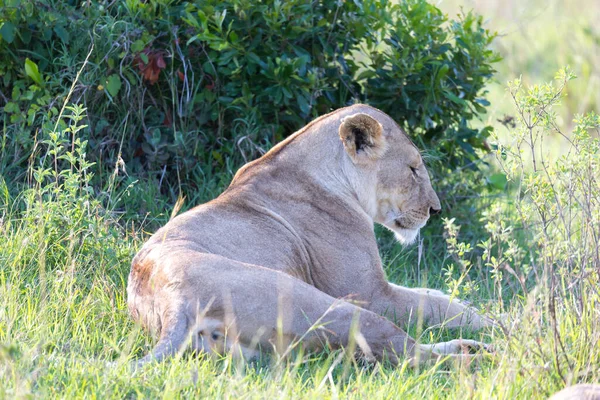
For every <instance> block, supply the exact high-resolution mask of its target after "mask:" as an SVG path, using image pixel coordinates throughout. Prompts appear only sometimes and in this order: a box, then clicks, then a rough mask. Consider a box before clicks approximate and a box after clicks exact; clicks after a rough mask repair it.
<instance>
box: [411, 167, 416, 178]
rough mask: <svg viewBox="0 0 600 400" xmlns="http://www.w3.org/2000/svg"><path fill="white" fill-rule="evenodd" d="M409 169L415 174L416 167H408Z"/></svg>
mask: <svg viewBox="0 0 600 400" xmlns="http://www.w3.org/2000/svg"><path fill="white" fill-rule="evenodd" d="M410 170H411V172H412V173H413V175H414V176H417V169H416V168H415V167H410Z"/></svg>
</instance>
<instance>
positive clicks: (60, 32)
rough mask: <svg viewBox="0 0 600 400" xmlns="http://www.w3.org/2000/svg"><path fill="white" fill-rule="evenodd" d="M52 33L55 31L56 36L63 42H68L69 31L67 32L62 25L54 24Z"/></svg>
mask: <svg viewBox="0 0 600 400" xmlns="http://www.w3.org/2000/svg"><path fill="white" fill-rule="evenodd" d="M54 33H56V36H58V37H59V38H60V40H62V41H63V42H64V43H69V32H67V30H66V29H65V28H64V27H62V26H60V25H57V26H55V27H54Z"/></svg>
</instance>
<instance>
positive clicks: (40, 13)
mask: <svg viewBox="0 0 600 400" xmlns="http://www.w3.org/2000/svg"><path fill="white" fill-rule="evenodd" d="M3 3H4V6H3V7H2V11H1V12H2V14H1V16H0V18H1V19H2V21H3V22H2V28H1V30H0V34H1V35H2V37H3V39H2V40H0V54H1V55H2V58H1V61H0V75H1V76H2V77H3V79H2V81H1V82H0V92H2V94H3V95H2V102H3V104H4V121H3V122H4V126H5V132H6V135H5V138H6V139H5V146H4V149H5V151H4V152H3V153H2V158H1V159H0V166H1V168H2V170H3V172H4V175H5V178H6V179H7V180H9V181H10V182H11V183H12V182H13V181H14V182H22V181H23V178H24V171H25V170H26V167H27V163H28V160H29V158H30V155H31V154H32V152H33V151H34V150H36V149H37V146H36V145H37V143H38V141H39V140H40V139H41V137H39V136H36V134H35V132H36V131H37V130H38V129H40V128H43V131H42V132H45V131H48V130H49V128H50V127H51V126H52V125H53V123H54V121H55V120H56V117H57V115H58V113H59V111H60V108H61V105H62V104H63V102H64V100H65V97H66V96H67V93H69V91H70V88H71V83H72V82H73V81H74V80H75V77H76V75H77V72H78V70H79V68H80V67H81V65H82V63H83V61H84V59H85V56H86V54H88V52H89V51H90V50H91V49H92V46H93V50H92V51H91V54H90V58H89V63H88V64H87V65H86V68H84V69H83V71H82V74H81V76H80V77H79V80H78V82H77V84H76V85H75V87H74V88H73V92H72V98H71V102H72V103H77V104H83V105H84V106H85V107H86V108H87V119H86V124H87V125H88V127H87V128H86V129H85V130H84V131H83V135H84V136H83V137H85V139H87V140H88V155H89V156H88V158H89V160H90V161H91V162H94V163H95V164H94V166H92V169H91V171H93V172H94V173H95V177H94V179H93V185H94V187H95V188H97V189H98V190H105V189H106V188H107V185H108V184H109V181H108V179H107V176H108V174H110V173H112V171H113V169H114V168H115V165H116V164H117V162H118V159H119V157H121V158H122V159H123V160H124V161H125V165H126V166H127V173H128V174H129V176H130V177H132V178H133V177H135V178H137V179H142V180H144V181H145V182H147V183H148V184H149V185H151V186H154V188H153V190H156V191H157V192H160V193H161V194H162V195H163V196H162V198H163V199H165V200H166V201H167V202H174V201H175V199H176V198H177V195H179V194H180V193H181V192H183V193H185V194H186V195H188V196H195V195H196V194H197V193H199V198H200V199H202V200H206V199H207V198H210V197H212V196H213V195H214V194H215V193H216V192H218V191H219V189H221V188H222V187H223V186H224V185H225V184H227V182H228V181H229V179H230V177H231V173H232V172H233V171H235V170H236V169H237V168H238V167H239V166H240V165H241V164H243V163H244V162H245V161H248V160H251V159H254V158H256V157H257V156H259V155H260V154H262V153H263V152H264V151H266V150H267V149H268V148H269V147H270V146H271V145H272V144H274V143H276V142H278V141H280V140H282V139H283V138H284V137H286V136H287V135H289V134H291V133H292V132H294V131H295V130H297V129H299V128H301V127H302V126H304V125H305V124H306V123H307V122H309V121H310V120H312V119H314V118H315V117H317V116H319V115H322V114H324V113H327V112H329V111H331V110H334V109H336V108H339V107H343V106H345V105H348V104H352V103H354V102H367V103H369V104H372V105H374V106H377V107H379V108H381V109H382V110H383V111H385V112H387V113H389V114H390V115H391V116H392V117H393V118H395V119H396V120H397V121H398V122H400V123H402V124H403V125H404V126H405V127H406V128H407V130H408V131H409V132H410V133H411V135H413V137H414V138H415V139H416V140H417V142H419V144H420V145H421V146H422V147H425V148H426V149H430V151H431V152H432V154H433V155H435V159H436V160H437V161H438V162H437V163H436V166H438V167H439V166H441V165H444V166H446V167H447V168H444V169H443V170H441V171H440V173H441V174H448V173H450V172H451V171H452V170H454V169H455V168H457V167H461V166H464V165H466V164H468V163H470V162H472V161H473V160H474V159H475V158H476V154H475V150H476V149H484V148H486V144H485V139H486V138H487V137H488V136H489V132H490V128H489V127H485V128H483V129H473V128H471V127H470V126H469V124H468V121H469V120H470V119H472V118H473V117H474V115H475V113H477V112H484V111H485V106H486V105H488V104H489V103H488V101H487V100H486V99H485V91H484V84H485V82H486V81H487V80H488V79H489V78H490V77H491V75H492V73H493V68H492V66H491V64H492V63H493V62H495V61H497V60H498V57H497V55H495V54H494V53H493V52H492V51H491V50H490V48H489V44H490V42H491V40H492V39H493V37H494V35H493V34H491V33H489V32H488V31H486V30H485V29H484V28H483V27H482V21H481V18H480V17H477V16H475V15H472V14H465V15H463V16H461V17H460V18H459V19H458V20H450V21H449V20H448V18H447V17H446V16H445V15H443V14H442V13H441V12H440V11H439V10H438V9H437V8H435V7H434V6H432V5H430V4H428V3H427V2H425V1H423V0H411V1H408V2H402V3H401V5H394V4H391V3H389V2H387V1H367V2H360V3H359V2H350V1H347V2H338V1H334V0H326V1H321V2H306V1H304V0H294V1H285V2H276V1H267V2H264V3H256V4H255V2H253V1H248V0H241V1H238V0H234V1H220V0H219V1H196V2H193V1H192V2H174V1H167V0H152V1H147V2H139V1H123V2H111V4H110V5H109V4H108V3H107V2H102V1H100V2H92V3H89V4H86V3H85V2H83V3H81V4H80V3H78V2H74V1H51V0H36V1H27V2H25V1H19V0H7V1H4V2H3ZM75 4H77V5H75ZM40 133H41V132H40ZM438 169H440V168H438ZM120 175H122V174H120ZM121 180H122V179H119V181H121ZM11 186H12V185H11ZM150 199H152V202H153V203H154V201H155V200H154V199H155V196H151V197H150ZM140 206H142V207H143V208H146V207H150V209H152V211H154V212H155V211H157V209H156V208H153V205H148V204H144V203H142V204H140ZM161 207H164V205H162V206H161Z"/></svg>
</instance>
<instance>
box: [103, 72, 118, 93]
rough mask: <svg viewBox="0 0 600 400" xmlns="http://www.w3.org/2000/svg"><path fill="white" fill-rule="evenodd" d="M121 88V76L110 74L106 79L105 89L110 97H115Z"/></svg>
mask: <svg viewBox="0 0 600 400" xmlns="http://www.w3.org/2000/svg"><path fill="white" fill-rule="evenodd" d="M119 90H121V78H120V77H119V75H117V74H112V75H111V76H109V77H108V79H107V80H106V91H107V92H108V94H110V95H111V97H115V96H116V95H117V94H118V93H119Z"/></svg>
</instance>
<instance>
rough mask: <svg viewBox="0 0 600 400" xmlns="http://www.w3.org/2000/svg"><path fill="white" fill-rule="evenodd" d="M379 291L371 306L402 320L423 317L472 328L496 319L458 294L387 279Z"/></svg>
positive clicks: (398, 321)
mask: <svg viewBox="0 0 600 400" xmlns="http://www.w3.org/2000/svg"><path fill="white" fill-rule="evenodd" d="M382 286H383V287H382V290H381V291H379V292H377V294H376V295H375V298H374V299H373V301H372V302H371V304H370V307H369V309H371V310H373V311H375V312H377V313H381V314H382V315H385V316H386V317H388V318H390V319H392V320H394V321H396V322H397V323H399V324H405V323H407V322H416V321H417V320H420V319H422V320H423V322H424V323H426V324H427V325H428V326H431V325H439V324H443V325H444V326H445V327H448V328H459V327H467V328H470V329H473V330H477V329H481V328H483V327H486V326H493V325H494V322H493V321H492V320H491V319H490V318H487V317H484V316H482V315H480V314H479V313H478V312H477V310H476V309H474V308H473V307H470V306H468V305H466V304H464V303H462V302H460V301H459V300H458V299H456V298H452V297H451V296H448V295H445V294H444V293H442V292H440V291H438V290H433V289H426V288H418V289H411V288H406V287H402V286H398V285H395V284H393V283H389V282H386V283H385V284H383V285H382Z"/></svg>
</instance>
